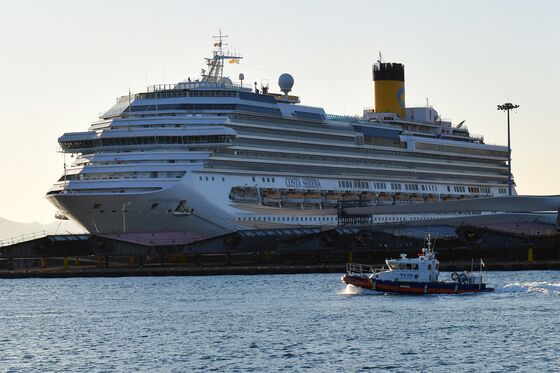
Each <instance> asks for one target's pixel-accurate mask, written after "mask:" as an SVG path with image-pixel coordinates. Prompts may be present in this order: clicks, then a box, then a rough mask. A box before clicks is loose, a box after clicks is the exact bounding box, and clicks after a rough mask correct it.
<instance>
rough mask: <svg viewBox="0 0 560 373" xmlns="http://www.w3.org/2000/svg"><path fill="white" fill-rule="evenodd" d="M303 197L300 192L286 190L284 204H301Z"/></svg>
mask: <svg viewBox="0 0 560 373" xmlns="http://www.w3.org/2000/svg"><path fill="white" fill-rule="evenodd" d="M304 200H305V198H304V197H303V194H302V193H298V192H288V193H286V198H285V199H284V204H285V205H289V206H293V205H301V204H303V201H304Z"/></svg>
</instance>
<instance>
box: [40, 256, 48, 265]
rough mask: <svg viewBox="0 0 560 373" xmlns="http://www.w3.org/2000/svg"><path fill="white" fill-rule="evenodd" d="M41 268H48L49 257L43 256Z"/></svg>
mask: <svg viewBox="0 0 560 373" xmlns="http://www.w3.org/2000/svg"><path fill="white" fill-rule="evenodd" d="M41 268H47V258H45V257H44V256H42V257H41Z"/></svg>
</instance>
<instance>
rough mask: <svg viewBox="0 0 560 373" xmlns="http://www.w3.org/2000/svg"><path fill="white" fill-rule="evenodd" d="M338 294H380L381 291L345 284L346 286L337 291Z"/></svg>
mask: <svg viewBox="0 0 560 373" xmlns="http://www.w3.org/2000/svg"><path fill="white" fill-rule="evenodd" d="M338 294H340V295H380V294H381V295H382V294H383V293H380V292H375V291H372V290H369V289H364V288H360V287H358V286H354V285H350V284H347V285H346V287H345V288H344V289H342V290H340V291H339V292H338Z"/></svg>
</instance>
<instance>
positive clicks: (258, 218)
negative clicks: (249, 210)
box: [237, 216, 336, 222]
mask: <svg viewBox="0 0 560 373" xmlns="http://www.w3.org/2000/svg"><path fill="white" fill-rule="evenodd" d="M237 220H238V221H270V222H334V221H335V220H336V217H334V216H248V217H240V218H237Z"/></svg>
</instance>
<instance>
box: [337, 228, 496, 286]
mask: <svg viewBox="0 0 560 373" xmlns="http://www.w3.org/2000/svg"><path fill="white" fill-rule="evenodd" d="M385 263H386V265H387V268H385V267H381V268H374V267H373V266H371V265H364V264H357V263H347V264H346V275H344V276H343V277H342V279H341V280H342V282H344V283H346V284H348V285H354V286H357V287H360V288H364V289H370V290H374V291H379V292H384V293H400V294H462V293H480V292H489V291H493V290H494V289H493V288H490V287H488V286H487V285H486V284H485V283H484V281H483V277H482V267H483V265H484V263H483V262H482V260H481V262H480V263H481V265H480V271H478V272H474V271H473V270H472V269H471V271H470V272H468V271H465V272H463V273H457V272H453V273H452V274H451V276H450V279H449V280H447V281H440V280H439V261H438V260H437V259H436V253H435V252H434V250H433V247H432V243H431V239H430V237H429V236H428V238H427V239H426V247H425V248H423V249H422V252H421V253H420V254H418V257H417V258H408V257H407V256H406V254H401V257H400V258H398V259H388V260H386V261H385Z"/></svg>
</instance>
